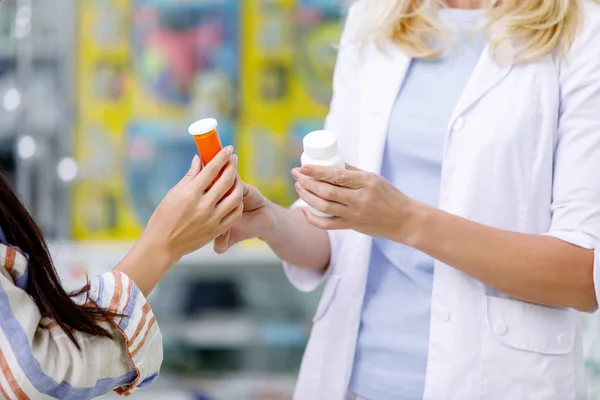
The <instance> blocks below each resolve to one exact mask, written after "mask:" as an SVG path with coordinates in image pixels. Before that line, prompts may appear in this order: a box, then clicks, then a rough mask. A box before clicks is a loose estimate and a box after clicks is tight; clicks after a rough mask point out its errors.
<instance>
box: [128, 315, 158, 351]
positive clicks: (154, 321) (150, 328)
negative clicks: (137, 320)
mask: <svg viewBox="0 0 600 400" xmlns="http://www.w3.org/2000/svg"><path fill="white" fill-rule="evenodd" d="M155 323H156V318H155V317H154V316H152V319H151V320H150V323H149V324H148V329H146V333H145V334H144V338H143V339H142V341H141V342H140V344H138V346H137V348H136V349H135V350H134V351H132V352H131V358H133V357H135V355H136V354H137V353H138V351H140V350H141V348H142V347H144V343H146V339H148V335H149V334H150V331H151V330H152V327H153V326H154V324H155Z"/></svg>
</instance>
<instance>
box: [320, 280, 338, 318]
mask: <svg viewBox="0 0 600 400" xmlns="http://www.w3.org/2000/svg"><path fill="white" fill-rule="evenodd" d="M341 279H342V277H341V276H339V275H331V276H330V277H329V280H328V281H327V284H326V285H325V290H324V291H323V295H322V296H321V301H320V302H319V306H318V307H317V312H316V313H315V316H314V318H313V322H318V321H320V320H321V319H323V317H324V316H325V314H327V311H328V310H329V307H330V306H331V303H332V302H333V299H334V297H335V294H336V292H337V287H338V284H339V282H340V280H341Z"/></svg>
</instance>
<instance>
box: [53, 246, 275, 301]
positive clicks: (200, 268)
mask: <svg viewBox="0 0 600 400" xmlns="http://www.w3.org/2000/svg"><path fill="white" fill-rule="evenodd" d="M132 246H133V243H120V242H119V243H110V242H108V243H100V242H98V243H77V242H55V243H50V244H49V248H50V253H51V254H52V256H53V259H54V263H55V265H56V269H57V270H58V273H59V275H60V276H61V278H62V279H63V283H64V284H65V286H66V287H67V288H68V289H75V288H77V287H80V285H82V284H84V283H85V279H86V274H87V276H88V277H93V276H97V275H99V274H102V273H104V272H108V271H109V270H111V269H112V268H113V267H115V266H116V265H117V264H118V263H119V262H120V261H121V260H122V259H123V257H124V256H125V255H126V254H127V252H128V251H129V249H131V247H132ZM77 271H79V273H78V272H77ZM256 273H264V274H273V273H277V274H282V272H281V261H280V260H279V259H278V258H277V257H276V256H275V255H274V254H273V253H272V252H271V251H270V250H269V249H268V247H267V246H266V245H264V244H262V243H260V242H252V244H241V245H238V246H236V247H234V248H233V249H231V250H230V251H228V252H227V253H225V254H223V255H218V254H216V253H215V252H214V251H213V249H212V246H211V245H207V246H205V247H204V248H203V249H201V250H199V251H197V252H195V253H192V254H190V255H188V256H185V257H183V258H182V259H181V261H180V262H179V263H178V265H176V266H175V267H174V268H173V269H172V270H171V273H170V275H177V276H179V277H180V278H182V277H183V278H190V279H191V278H195V277H211V278H214V277H219V276H221V277H228V276H232V275H239V276H244V275H246V274H256ZM77 274H79V276H75V275H77Z"/></svg>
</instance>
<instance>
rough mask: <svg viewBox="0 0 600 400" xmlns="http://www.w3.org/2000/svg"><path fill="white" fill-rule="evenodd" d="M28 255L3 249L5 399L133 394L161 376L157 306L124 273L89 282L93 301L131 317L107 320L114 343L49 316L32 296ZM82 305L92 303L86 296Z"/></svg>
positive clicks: (1, 385) (0, 334)
mask: <svg viewBox="0 0 600 400" xmlns="http://www.w3.org/2000/svg"><path fill="white" fill-rule="evenodd" d="M27 264H28V261H27V257H26V256H25V255H24V254H23V253H21V252H20V251H19V250H18V249H15V248H13V247H10V246H8V245H4V244H0V371H1V373H0V397H1V398H2V399H17V400H24V399H25V400H26V399H64V400H70V399H72V400H84V399H92V398H95V397H99V396H102V395H104V394H106V393H108V392H110V391H112V390H115V391H116V392H117V393H119V394H123V395H129V394H130V393H132V392H133V391H134V390H135V389H137V388H143V387H147V386H149V385H150V384H152V382H154V380H156V378H157V377H158V371H159V369H160V365H161V363H162V358H163V350H162V337H161V334H160V331H159V328H158V325H157V323H156V318H155V317H154V314H153V313H152V310H151V308H150V305H149V304H148V302H147V301H146V299H145V298H144V296H143V295H142V294H141V292H140V291H139V289H138V288H137V286H136V285H135V283H134V282H133V281H132V280H131V279H129V277H127V276H126V275H125V274H123V273H120V272H116V271H112V272H108V273H106V274H103V275H101V276H99V277H97V278H96V279H94V280H92V281H91V282H90V286H89V298H87V300H89V301H92V302H94V303H95V304H97V305H98V306H100V307H102V308H105V309H107V310H110V311H113V312H116V313H118V314H122V315H125V317H123V318H116V319H115V320H114V321H110V322H103V323H102V324H103V326H104V327H105V328H107V329H109V330H110V331H111V332H112V333H113V337H114V338H115V339H114V340H110V339H105V338H98V337H94V336H90V335H86V334H82V333H75V335H76V338H77V341H78V343H79V345H80V346H81V351H80V350H78V349H77V347H75V345H74V344H73V343H72V342H71V340H70V339H69V338H68V336H67V335H66V334H65V332H64V331H63V330H62V328H61V327H60V326H59V325H58V324H57V323H56V322H55V321H52V320H50V319H47V318H42V316H41V315H40V312H39V309H38V308H37V306H36V304H35V303H34V301H33V300H32V299H31V297H29V295H28V294H27V293H26V292H25V290H24V289H25V287H26V286H24V285H26V284H27V276H28V270H27ZM74 300H75V301H86V296H85V295H82V296H80V297H79V298H76V299H74Z"/></svg>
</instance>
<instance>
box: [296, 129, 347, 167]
mask: <svg viewBox="0 0 600 400" xmlns="http://www.w3.org/2000/svg"><path fill="white" fill-rule="evenodd" d="M302 143H303V145H304V153H305V154H306V155H307V156H308V157H310V158H312V159H314V160H327V159H330V158H333V157H336V156H337V155H338V154H339V153H340V150H339V148H338V140H337V136H336V135H335V134H334V133H332V132H329V131H314V132H311V133H309V134H308V135H306V136H304V139H303V141H302Z"/></svg>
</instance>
